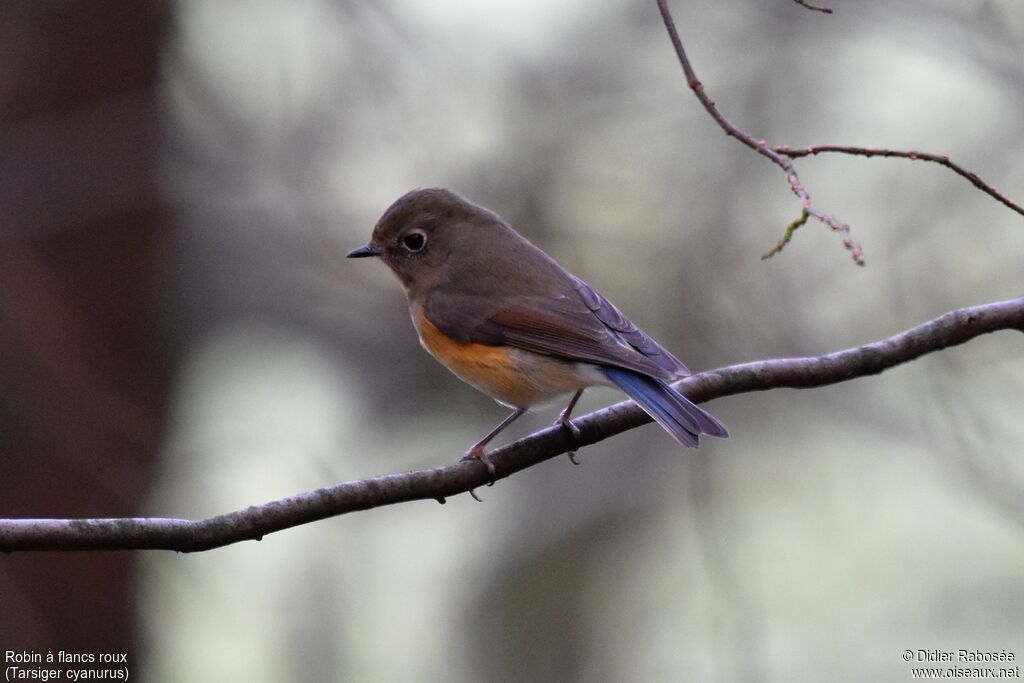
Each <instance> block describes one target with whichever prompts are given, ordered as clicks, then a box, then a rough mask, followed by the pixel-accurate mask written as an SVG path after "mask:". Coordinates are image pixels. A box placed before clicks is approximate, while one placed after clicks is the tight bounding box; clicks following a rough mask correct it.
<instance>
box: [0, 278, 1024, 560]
mask: <svg viewBox="0 0 1024 683" xmlns="http://www.w3.org/2000/svg"><path fill="white" fill-rule="evenodd" d="M1008 329H1011V330H1018V331H1020V332H1024V298H1020V299H1011V300H1008V301H1001V302H997V303H990V304H983V305H980V306H972V307H970V308H962V309H959V310H956V311H951V312H949V313H946V314H945V315H942V316H939V317H938V318H935V319H934V320H931V321H929V322H926V323H924V324H922V325H919V326H917V327H914V328H912V329H910V330H907V331H905V332H902V333H900V334H897V335H894V336H892V337H889V338H887V339H882V340H881V341H877V342H874V343H871V344H865V345H864V346H858V347H856V348H851V349H846V350H844V351H837V352H835V353H830V354H827V355H824V356H817V357H808V358H783V359H775V360H763V361H755V362H752V363H744V364H741V365H733V366H729V367H726V368H719V369H717V370H709V371H707V372H702V373H700V374H697V375H693V376H691V377H687V378H686V379H685V380H683V381H681V382H679V383H678V384H677V386H678V387H679V389H680V390H681V391H683V392H684V393H685V394H686V395H687V396H689V397H690V398H691V399H692V400H694V401H697V402H702V401H708V400H710V399H713V398H717V397H721V396H729V395H732V394H740V393H745V392H749V391H764V390H767V389H775V388H779V387H791V388H809V387H819V386H824V385H827V384H836V383H839V382H845V381H848V380H851V379H854V378H857V377H865V376H868V375H876V374H878V373H880V372H882V371H884V370H887V369H888V368H891V367H894V366H896V365H900V364H902V363H906V362H908V361H911V360H914V359H915V358H918V357H920V356H923V355H924V354H927V353H932V352H934V351H939V350H941V349H944V348H947V347H950V346H956V345H957V344H963V343H964V342H966V341H969V340H971V339H973V338H974V337H977V336H979V335H982V334H986V333H989V332H995V331H997V330H1008ZM647 422H650V418H649V417H648V416H647V415H646V414H645V413H644V412H643V411H642V410H640V408H639V407H637V405H636V404H634V403H633V402H632V401H625V402H623V403H618V404H616V405H613V406H610V407H608V408H604V409H603V410H598V411H596V412H594V413H590V414H589V415H585V416H583V417H580V418H577V419H576V420H574V423H575V424H576V426H577V427H579V429H580V436H579V438H578V439H577V440H575V441H574V440H573V438H572V436H571V435H570V434H569V432H568V431H567V430H565V429H562V428H560V427H551V428H548V429H545V430H542V431H539V432H536V433H535V434H531V435H530V436H527V437H525V438H523V439H520V440H519V441H516V442H515V443H512V444H509V445H507V446H504V447H502V448H499V449H497V450H495V451H493V452H492V453H491V460H492V462H493V463H494V466H495V470H496V473H497V478H498V479H502V478H504V477H507V476H509V475H511V474H513V473H515V472H518V471H520V470H523V469H526V468H527V467H531V466H533V465H536V464H537V463H540V462H543V461H544V460H549V459H551V458H554V457H555V456H557V455H560V454H562V453H565V452H567V451H570V450H575V449H577V448H580V447H582V446H587V445H590V444H593V443H597V442H598V441H602V440H604V439H607V438H609V437H611V436H614V435H616V434H620V433H622V432H624V431H626V430H629V429H633V428H635V427H638V426H640V425H642V424H645V423H647ZM487 482H488V474H487V472H486V470H485V468H484V467H483V466H481V465H480V464H479V463H475V462H458V463H454V464H451V465H447V466H445V467H437V468H434V469H429V470H420V471H416V472H405V473H402V474H389V475H385V476H381V477H373V478H370V479H363V480H360V481H350V482H346V483H343V484H338V485H336V486H331V487H328V488H322V489H317V490H315V491H307V492H305V493H299V494H296V495H294V496H290V497H288V498H282V499H280V500H275V501H271V502H269V503H264V504H263V505H254V506H251V507H248V508H246V509H244V510H238V511H236V512H230V513H228V514H224V515H219V516H217V517H210V518H209V519H203V520H189V519H162V518H134V519H3V520H0V551H2V552H13V551H17V550H143V549H150V550H177V551H179V552H194V551H200V550H210V549H212V548H218V547H221V546H225V545H229V544H232V543H237V542H239V541H245V540H259V539H261V538H262V537H263V536H264V535H265V534H269V533H273V532H275V531H281V530H282V529H288V528H290V527H294V526H298V525H300V524H306V523H308V522H313V521H316V520H319V519H324V518H327V517H334V516H337V515H342V514H345V513H348V512H355V511H357V510H369V509H371V508H375V507H380V506H383V505H393V504H395V503H404V502H406V501H411V500H430V499H433V500H437V501H439V502H442V503H443V502H444V499H445V497H447V496H453V495H456V494H459V493H465V492H467V491H470V490H471V489H473V488H474V487H479V486H483V485H484V484H486V483H487Z"/></svg>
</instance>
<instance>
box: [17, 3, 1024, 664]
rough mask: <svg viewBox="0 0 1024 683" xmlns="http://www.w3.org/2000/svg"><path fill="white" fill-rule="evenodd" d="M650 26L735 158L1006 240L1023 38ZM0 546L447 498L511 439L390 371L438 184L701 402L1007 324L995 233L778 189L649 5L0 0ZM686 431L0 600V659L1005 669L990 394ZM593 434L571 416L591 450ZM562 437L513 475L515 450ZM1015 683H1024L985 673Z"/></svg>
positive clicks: (872, 391) (891, 394)
mask: <svg viewBox="0 0 1024 683" xmlns="http://www.w3.org/2000/svg"><path fill="white" fill-rule="evenodd" d="M830 6H832V7H834V9H835V10H836V12H835V14H833V15H831V16H825V15H822V14H819V13H815V12H809V11H807V10H805V9H802V8H801V7H799V6H798V5H797V4H796V3H794V2H791V1H790V0H773V1H772V2H765V1H763V0H761V1H759V2H731V1H730V2H714V3H706V2H697V1H696V0H674V1H673V2H672V3H671V7H672V8H673V11H674V13H675V15H676V19H677V22H678V24H679V29H680V31H681V33H682V36H683V40H684V41H685V42H686V45H687V47H688V50H689V52H690V55H691V58H692V60H693V62H694V66H695V68H696V69H697V72H698V74H699V75H700V77H701V78H702V80H703V81H704V83H705V85H706V87H707V89H708V91H709V93H710V95H711V97H712V98H713V99H714V100H715V101H716V102H717V103H718V105H719V106H720V107H721V108H722V110H723V111H724V112H725V114H726V115H727V116H729V117H730V118H731V119H732V120H733V121H734V122H736V123H737V124H738V125H740V126H741V127H743V128H745V129H747V130H749V131H750V132H751V133H752V134H754V135H755V136H758V137H764V138H766V139H767V140H769V141H770V142H771V143H773V144H790V145H793V146H803V145H808V144H824V143H832V144H859V145H867V146H877V147H893V148H899V149H920V150H926V151H931V152H936V153H947V154H949V155H951V157H952V158H953V159H954V160H955V161H958V162H960V163H962V164H963V165H964V166H966V167H967V168H970V169H972V170H974V171H976V172H978V173H979V174H980V175H981V176H982V177H983V178H985V179H986V180H988V181H990V182H991V183H992V184H994V185H996V186H997V187H999V188H1000V189H1002V190H1004V191H1005V192H1007V193H1008V194H1009V195H1010V196H1011V197H1012V198H1014V199H1016V200H1017V201H1019V202H1020V201H1024V155H1022V151H1024V150H1022V145H1024V143H1022V141H1024V116H1022V115H1021V112H1022V111H1024V63H1022V59H1021V54H1022V50H1024V4H1022V3H1019V2H1014V1H1013V0H1002V1H997V0H979V1H978V2H958V1H955V0H927V1H926V0H901V1H898V2H886V1H882V0H858V1H857V2H853V1H850V0H835V1H834V2H832V3H831V5H830ZM0 106H2V109H0V387H2V391H0V516H40V517H64V516H124V515H133V516H134V515H155V516H178V517H202V516H207V515H210V514H215V513H220V512H225V511H229V510H233V509H237V508H240V507H244V506H247V505H250V504H254V503H259V502H264V501H266V500H269V499H272V498H277V497H281V496H284V495H288V494H291V493H295V492H297V491H300V490H304V489H308V488H314V487H319V486H324V485H328V484H331V483H335V482H338V481H343V480H348V479H355V478H360V477H365V476H370V475H376V474H382V473H387V472H397V471H402V470H407V469H412V468H421V467H428V466H435V465H440V464H444V463H448V462H450V461H452V460H454V459H455V458H457V457H458V456H459V455H460V454H461V453H462V452H463V450H464V449H465V448H466V447H467V446H468V445H469V444H470V443H471V442H472V441H473V440H474V439H475V438H477V437H478V436H479V435H481V434H482V433H483V432H484V431H486V430H487V429H488V428H489V427H491V426H492V425H493V424H494V423H495V422H496V421H497V420H498V419H500V417H501V416H502V415H503V414H504V412H503V410H502V409H500V408H499V407H498V406H496V404H494V403H493V402H491V401H490V400H489V399H487V398H486V397H484V396H482V395H480V394H478V393H477V392H475V391H474V390H472V389H470V388H469V387H466V386H464V385H462V384H461V383H460V382H459V381H458V380H457V379H456V378H454V377H453V376H451V375H449V374H448V373H447V371H445V370H444V369H443V368H442V367H440V366H439V365H438V364H437V363H435V362H434V361H433V360H432V359H430V358H429V357H428V356H427V355H426V353H425V352H424V351H422V350H421V349H420V348H419V346H418V343H417V341H416V338H415V334H414V332H413V329H412V326H411V324H410V322H409V320H408V314H407V311H406V307H405V303H404V298H403V296H402V294H401V291H400V289H399V287H398V285H397V284H396V282H395V281H394V280H393V277H392V276H391V274H390V273H389V272H387V269H386V268H385V267H384V266H383V265H381V264H379V263H373V262H366V261H362V262H350V261H346V260H345V259H344V258H343V254H344V252H345V251H347V250H348V249H350V248H352V247H355V246H358V245H360V244H363V243H364V242H365V241H366V239H367V238H368V235H369V233H370V230H371V228H372V226H373V224H374V222H375V221H376V219H377V217H378V216H379V215H380V213H381V212H382V211H383V210H384V209H385V208H386V207H387V205H388V204H389V203H390V202H391V201H392V200H393V199H394V198H396V197H398V196H399V195H400V194H402V193H404V192H405V191H407V190H409V189H411V188H413V187H417V186H435V185H436V186H446V187H451V188H453V189H455V190H457V191H459V192H460V193H462V194H464V195H466V196H468V197H470V198H472V199H473V200H475V201H477V202H479V203H481V204H483V205H485V206H488V207H490V208H492V209H494V210H496V211H497V212H499V213H500V214H502V215H503V216H504V217H506V218H507V219H509V220H510V221H511V222H512V223H513V224H514V225H515V226H517V227H518V228H519V229H520V231H521V232H523V233H524V234H526V235H527V236H528V237H529V238H530V239H532V240H534V241H535V242H537V243H538V244H540V245H542V246H543V247H544V248H545V249H546V250H547V251H549V252H550V253H551V254H553V255H554V256H555V257H556V258H558V259H559V260H560V261H561V262H562V263H563V264H564V265H565V266H566V267H568V268H569V269H570V270H572V271H574V272H576V273H578V274H579V275H580V276H581V277H583V278H584V279H586V280H587V281H589V282H590V283H591V284H592V285H594V286H595V287H596V288H597V289H599V290H600V291H602V292H603V293H604V294H605V295H606V296H608V297H609V298H610V299H612V300H613V301H615V302H616V303H617V304H619V305H620V306H621V307H622V308H623V310H624V311H626V312H627V314H629V315H630V317H631V318H633V319H634V320H635V321H636V322H637V323H638V324H640V325H641V326H642V327H644V328H645V329H646V330H647V331H648V332H650V333H651V334H652V335H653V336H655V337H656V338H658V339H659V340H661V341H662V342H663V343H664V344H665V345H666V346H667V347H669V348H670V349H672V350H673V351H674V352H675V353H676V354H677V355H679V356H680V357H681V358H682V359H683V360H684V361H685V362H686V363H687V364H688V365H689V366H690V368H692V369H694V370H702V369H707V368H710V367H714V366H720V365H727V364H731V363H736V362H742V361H748V360H755V359H763V358H772V357H783V356H795V355H805V354H819V353H825V352H829V351H833V350H837V349H840V348H845V347H848V346H853V345H856V344H860V343H863V342H867V341H872V340H875V339H878V338H881V337H883V336H887V335H890V334H893V333H895V332H898V331H900V330H903V329H905V328H908V327H911V326H913V325H916V324H918V323H920V322H923V321H925V320H927V319H929V318H932V317H935V316H936V315H938V314H941V313H943V312H945V311H947V310H950V309H953V308H957V307H960V306H965V305H971V304H978V303H983V302H987V301H994V300H1000V299H1005V298H1010V297H1013V296H1020V295H1021V294H1022V291H1024V268H1022V266H1021V264H1022V255H1024V219H1022V218H1021V216H1019V215H1017V214H1015V213H1013V212H1011V211H1009V210H1008V209H1006V208H1005V207H1003V206H1001V205H999V204H997V203H996V202H995V201H993V200H992V199H990V198H989V197H987V196H985V195H983V194H981V193H980V192H978V191H976V190H975V189H974V188H973V187H971V186H970V185H969V184H968V183H967V182H966V181H964V180H963V179H962V178H959V177H957V176H955V175H953V174H952V173H950V172H949V171H948V170H946V169H943V168H939V167H937V166H934V165H928V164H923V163H915V162H910V161H906V160H878V159H870V160H868V159H861V158H853V157H839V156H831V157H819V158H814V159H804V160H800V161H798V168H799V169H800V171H801V175H802V178H803V180H804V182H805V183H806V185H807V187H808V189H809V191H810V193H811V196H812V197H813V198H814V200H815V202H816V205H817V206H818V207H819V208H821V209H823V210H826V211H829V212H832V213H835V214H836V215H838V216H839V217H840V218H841V219H842V220H844V221H847V222H849V223H850V224H851V226H852V229H853V234H854V238H855V239H857V240H859V241H860V242H861V243H862V244H863V246H864V249H865V254H866V258H867V263H868V265H867V267H866V268H864V269H861V268H857V267H856V266H854V265H853V264H852V262H851V260H850V257H849V254H848V252H846V251H845V250H843V248H842V246H841V245H840V243H839V239H838V238H837V236H836V235H834V234H832V233H830V232H829V231H828V230H826V229H825V228H824V227H822V226H820V225H818V224H814V223H810V224H808V225H807V226H805V227H804V228H802V229H801V230H800V231H799V232H798V234H797V235H796V237H795V239H794V241H793V243H791V244H790V245H789V246H788V247H787V248H786V250H785V251H784V252H783V253H781V254H779V255H778V256H776V257H775V258H773V259H771V260H769V261H765V262H762V261H760V260H759V256H760V254H761V253H762V252H763V251H764V250H765V249H766V248H767V247H769V246H770V245H771V244H773V243H774V242H775V241H776V240H777V239H778V237H779V236H780V235H781V233H782V230H783V229H784V227H785V225H786V224H787V223H788V222H789V221H791V220H792V219H793V218H795V217H796V216H797V214H798V208H799V207H798V203H797V201H796V200H795V198H794V197H793V196H792V195H791V193H790V191H789V189H788V186H787V184H786V182H785V179H784V177H783V175H782V174H781V173H780V172H779V171H778V169H776V168H775V167H774V166H773V165H771V164H770V163H768V162H767V161H766V160H764V159H762V158H760V157H758V156H756V155H754V154H753V153H751V152H750V151H749V150H747V149H746V148H743V147H742V146H741V145H739V144H737V143H736V142H735V141H734V140H731V139H728V138H726V137H725V135H723V134H722V132H721V131H720V130H719V129H718V128H717V127H716V125H715V124H714V123H713V121H712V120H711V119H710V117H708V115H707V114H706V113H705V112H704V111H703V109H701V107H700V106H699V104H698V103H697V101H696V100H695V99H694V97H693V95H692V94H691V93H690V92H689V90H688V89H687V88H686V84H685V82H684V80H683V77H682V75H681V73H680V70H679V66H678V64H677V62H676V58H675V55H674V54H673V52H672V49H671V46H670V44H669V41H668V39H667V37H666V35H665V31H664V28H663V26H662V24H661V21H660V18H659V16H658V13H657V9H656V7H655V5H654V2H653V1H644V2H632V1H628V0H622V1H617V2H613V1H604V2H582V1H580V0H576V1H574V2H562V3H547V2H540V1H539V0H525V1H524V0H515V1H513V0H508V1H502V2H488V3H480V2H470V1H468V0H459V1H455V0H453V1H448V2H414V1H412V0H390V1H387V2H365V3H356V2H342V1H337V2H331V1H328V0H301V1H298V2H290V3H283V2H270V1H269V0H264V1H259V2H257V1H250V2H245V3H214V2H201V1H199V0H193V1H191V2H173V3H172V2H154V1H151V0H138V1H136V2H98V1H97V2H82V1H80V2H72V1H70V0H64V1H54V2H37V1H35V0H20V1H4V2H0ZM1021 348H1022V347H1021V338H1020V335H1019V334H1018V335H1014V334H1012V333H998V334H995V335H990V336H987V337H984V338H980V339H977V340H975V341H972V342H970V343H969V344H967V345H966V346H962V347H958V348H956V349H952V350H949V351H944V352H941V353H938V354H933V355H929V356H927V357H925V358H923V359H921V360H919V361H917V362H914V363H911V364H909V365H904V366H901V367H900V368H897V369H895V370H893V371H891V372H888V373H886V374H884V375H882V376H880V377H875V378H868V379H861V380H857V381H854V382H849V383H846V384H843V385H839V386H835V387H830V388H825V389H819V390H809V391H791V390H781V391H772V392H768V393H763V394H751V395H744V396H737V397H732V398H728V399H722V400H719V401H715V402H713V403H711V404H710V406H709V408H710V409H711V410H712V411H713V412H714V413H715V414H716V415H717V416H719V417H720V418H722V420H723V421H724V422H725V423H726V424H728V425H729V427H730V429H731V432H732V438H730V439H728V440H724V441H723V440H714V439H712V440H709V441H708V442H707V444H706V445H705V446H704V447H702V448H701V449H700V451H697V452H691V451H687V452H682V451H681V449H680V448H678V447H677V445H676V444H675V443H674V442H673V441H672V440H671V439H670V438H668V437H667V436H666V435H665V434H664V433H662V432H661V430H659V429H657V428H656V427H652V426H648V427H645V428H642V429H638V430H634V431H632V432H630V433H627V434H625V435H622V436H621V437H618V438H615V439H612V440H610V441H608V442H605V443H602V444H600V445H598V446H595V447H591V448H588V449H586V450H585V451H583V452H581V454H580V456H581V459H582V461H583V466H581V467H573V466H572V465H571V464H570V463H569V461H568V459H566V458H558V459H556V460H554V461H551V462H548V463H544V464H542V465H541V466H538V467H535V468H532V469H530V470H527V471H525V472H522V473H520V474H518V475H516V476H514V477H513V478H511V479H510V480H507V481H502V482H500V483H499V484H498V485H497V486H495V487H494V488H488V489H485V490H483V491H482V492H481V493H482V495H483V497H484V499H485V502H484V503H483V504H478V503H475V502H474V501H472V500H471V499H469V497H468V496H459V497H457V498H455V499H451V500H449V502H448V504H447V505H445V506H443V507H442V506H440V505H437V504H436V503H432V502H431V503H414V504H406V505H400V506H395V507H392V508H387V509H381V510H375V511H371V512H367V513H360V514H357V515H350V516H345V517H342V518H339V519H334V520H328V521H325V522H320V523H317V524H312V525H309V526H306V527H303V528H300V529H296V530H291V531H286V532H282V533H278V534H274V535H272V536H269V537H267V538H266V539H264V540H263V541H262V542H261V543H245V544H241V545H236V546H232V547H229V548H225V549H221V550H215V551H212V552H207V553H201V554H196V555H176V554H173V553H168V552H145V553H106V554H104V553H80V554H79V553H74V554H72V553H69V554H61V553H21V554H14V555H10V556H6V557H0V650H6V649H15V650H20V649H36V650H47V649H50V650H59V649H64V650H70V651H78V652H90V651H92V652H128V653H129V658H130V669H131V671H132V676H133V677H138V678H136V680H155V681H184V680H189V681H223V680H236V681H241V680H246V681H280V680H296V681H320V680H381V681H383V680H387V681H423V680H441V679H444V680H452V681H478V680H522V681H538V680H563V681H571V680H587V681H598V680H608V681H623V680H699V681H738V680H743V681H820V680H831V681H846V680H849V681H863V680H904V679H906V678H908V677H909V671H908V669H909V665H908V664H906V663H904V662H903V661H902V659H901V653H902V651H903V650H905V649H918V648H932V649H933V648H940V649H953V648H981V649H983V650H1000V649H1006V650H1008V651H1012V652H1014V653H1015V654H1016V655H1017V657H1018V659H1019V658H1020V657H1022V656H1024V495H1022V494H1024V463H1022V460H1021V455H1022V454H1024V426H1022V420H1021V406H1022V405H1024V355H1022V353H1021ZM617 400H621V395H618V394H615V393H614V392H611V391H603V390H601V391H593V392H588V394H587V396H586V397H585V400H584V401H583V406H582V410H581V411H579V412H580V414H582V412H583V411H585V410H590V409H594V408H596V407H599V406H602V405H606V404H608V403H610V402H613V401H617ZM556 413H557V408H552V409H550V410H547V411H542V412H541V413H539V414H536V415H531V416H530V417H529V418H524V419H523V420H521V421H520V423H517V425H516V426H515V428H513V429H511V430H510V431H509V433H508V437H510V438H511V437H514V436H516V435H522V434H525V433H527V431H529V430H533V429H535V428H539V427H542V426H546V425H548V424H549V423H550V421H551V420H553V419H554V417H555V415H556ZM1018 663H1019V662H1018Z"/></svg>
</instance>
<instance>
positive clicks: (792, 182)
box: [657, 0, 864, 266]
mask: <svg viewBox="0 0 1024 683" xmlns="http://www.w3.org/2000/svg"><path fill="white" fill-rule="evenodd" d="M657 1H658V10H659V11H660V12H661V19H662V21H664V22H665V29H666V30H667V31H668V37H669V39H670V40H671V41H672V47H674V48H675V51H676V56H677V57H678V58H679V64H680V66H682V67H683V74H684V75H685V76H686V83H687V85H689V86H690V90H692V91H693V94H694V95H696V96H697V99H698V100H700V103H701V104H702V105H704V108H705V109H706V110H707V112H708V113H709V114H711V118H713V119H714V120H715V122H716V123H717V124H718V125H719V127H721V129H722V130H724V131H725V134H726V135H729V136H732V137H734V138H736V139H737V140H739V141H740V142H742V143H743V144H744V145H746V146H747V147H749V148H750V149H752V150H754V151H755V152H757V153H758V154H761V155H763V156H766V157H768V158H769V159H771V161H772V162H773V163H774V164H775V165H776V166H778V167H779V168H781V169H782V170H783V171H784V172H785V174H786V179H787V180H788V181H789V187H790V189H791V190H792V191H793V194H795V195H796V196H797V198H798V199H799V200H800V204H801V206H803V211H804V212H806V213H807V214H809V215H811V216H814V218H816V219H817V220H819V221H821V222H822V223H824V224H825V225H827V226H828V227H830V228H831V229H832V230H834V231H835V232H838V233H839V234H840V235H842V237H843V246H844V247H846V248H847V249H848V250H849V251H850V255H851V256H852V257H853V261H854V263H856V264H857V265H858V266H863V265H864V251H863V250H862V249H861V248H860V245H859V244H857V243H856V242H854V241H853V240H852V239H851V238H850V226H849V225H847V224H845V223H843V222H841V221H840V220H839V219H837V218H836V217H835V216H832V215H830V214H827V213H823V212H821V211H819V210H818V209H815V208H814V207H813V206H812V205H811V196H810V194H808V193H807V188H806V187H804V185H803V183H802V182H800V177H799V176H798V175H797V173H796V166H794V165H793V162H792V161H791V160H790V159H789V157H788V156H787V155H785V154H783V153H780V152H778V151H776V150H775V149H774V148H773V147H770V146H769V145H768V143H767V142H765V141H764V140H758V139H756V138H755V137H754V136H753V135H751V134H750V133H748V132H746V131H744V130H741V129H740V128H739V127H738V126H736V125H735V124H734V123H732V122H731V121H730V120H729V119H727V118H725V116H724V115H723V114H722V112H720V111H719V110H718V107H716V106H715V103H714V101H713V100H712V99H711V98H710V97H708V95H707V93H706V92H704V84H703V83H701V82H700V79H698V78H697V74H696V72H695V71H694V70H693V66H692V65H691V64H690V58H689V57H687V56H686V49H685V48H684V47H683V41H682V39H680V37H679V31H678V30H677V29H676V23H675V20H673V19H672V14H671V13H670V12H669V10H668V4H667V0H657ZM780 248H781V247H780Z"/></svg>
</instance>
